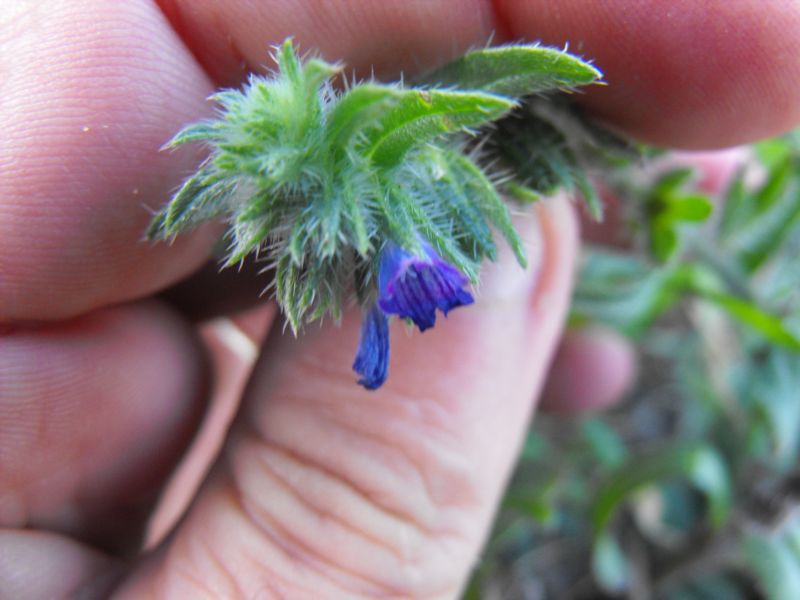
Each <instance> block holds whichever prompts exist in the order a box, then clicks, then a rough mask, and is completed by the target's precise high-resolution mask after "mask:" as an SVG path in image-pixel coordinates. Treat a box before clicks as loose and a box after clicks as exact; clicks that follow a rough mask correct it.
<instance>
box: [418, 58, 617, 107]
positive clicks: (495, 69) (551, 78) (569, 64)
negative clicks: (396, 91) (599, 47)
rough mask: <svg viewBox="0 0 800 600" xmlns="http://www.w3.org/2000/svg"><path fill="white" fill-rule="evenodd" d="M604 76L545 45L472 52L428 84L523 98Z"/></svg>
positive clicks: (437, 73) (435, 74) (430, 78)
mask: <svg viewBox="0 0 800 600" xmlns="http://www.w3.org/2000/svg"><path fill="white" fill-rule="evenodd" d="M601 77H602V73H601V72H600V71H599V70H598V69H596V68H595V67H593V66H592V65H590V64H589V63H587V62H585V61H583V60H581V59H580V58H578V57H577V56H573V55H572V54H569V53H568V52H565V51H562V50H557V49H555V48H547V47H544V46H501V47H497V48H485V49H483V50H476V51H474V52H469V53H468V54H466V55H464V56H463V57H461V58H459V59H457V60H455V61H453V62H451V63H449V64H447V65H445V66H444V67H442V68H441V69H438V70H436V71H434V72H433V73H430V74H429V75H427V76H426V77H425V78H424V79H423V83H426V84H441V85H445V86H455V87H457V88H460V89H473V90H484V91H487V92H494V93H497V94H503V95H506V96H511V97H515V98H518V97H521V96H526V95H528V94H536V93H539V92H544V91H547V90H553V89H563V88H572V87H576V86H580V85H586V84H589V83H594V82H595V81H597V80H599V79H600V78H601Z"/></svg>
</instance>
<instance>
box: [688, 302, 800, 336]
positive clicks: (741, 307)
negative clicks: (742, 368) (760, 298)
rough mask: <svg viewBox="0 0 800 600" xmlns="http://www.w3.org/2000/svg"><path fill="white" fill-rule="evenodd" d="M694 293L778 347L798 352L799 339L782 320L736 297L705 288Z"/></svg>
mask: <svg viewBox="0 0 800 600" xmlns="http://www.w3.org/2000/svg"><path fill="white" fill-rule="evenodd" d="M696 291H697V292H698V293H699V294H700V295H701V296H702V297H703V298H704V299H706V300H708V301H709V302H712V303H713V304H715V305H717V306H719V307H720V308H721V309H723V310H724V311H725V312H727V313H728V314H729V315H731V316H732V317H734V318H735V319H736V320H737V321H739V322H740V323H742V324H743V325H746V326H748V327H750V328H751V329H752V330H753V331H755V332H757V333H760V334H761V335H762V336H764V337H765V338H766V339H767V340H769V341H770V342H772V343H774V344H778V345H779V346H783V347H785V348H789V349H791V350H794V351H800V339H798V337H797V336H796V335H795V334H794V333H793V332H792V331H791V330H790V329H789V328H788V327H786V326H785V325H784V323H783V319H781V318H780V317H777V316H775V315H772V314H770V313H768V312H766V311H765V310H763V309H761V308H760V307H759V306H758V305H756V304H754V303H753V302H749V301H747V300H743V299H742V298H737V297H736V296H731V295H729V294H725V293H722V292H716V291H713V290H708V289H705V288H700V289H697V288H696Z"/></svg>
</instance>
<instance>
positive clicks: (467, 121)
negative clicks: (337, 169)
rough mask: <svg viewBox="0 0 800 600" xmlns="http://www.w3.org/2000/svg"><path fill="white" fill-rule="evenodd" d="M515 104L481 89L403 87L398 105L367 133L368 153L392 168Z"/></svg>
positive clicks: (490, 118)
mask: <svg viewBox="0 0 800 600" xmlns="http://www.w3.org/2000/svg"><path fill="white" fill-rule="evenodd" d="M514 106H515V103H514V102H512V101H511V100H508V99H506V98H500V97H498V96H493V95H491V94H484V93H481V92H452V91H442V90H430V91H428V90H403V97H402V99H401V100H400V101H399V103H398V105H397V106H395V107H394V108H393V109H392V110H390V111H388V112H387V113H386V114H385V115H383V117H382V118H380V119H379V120H378V123H377V126H376V127H375V128H374V129H372V130H370V131H368V132H367V133H366V136H367V144H366V148H365V154H366V155H367V156H369V157H371V158H372V161H373V162H374V163H375V164H377V165H380V166H383V167H391V166H394V165H396V164H398V163H399V162H400V160H402V158H403V157H404V156H405V154H406V152H408V151H409V150H410V149H411V148H413V147H415V146H419V145H421V144H424V143H426V142H429V141H431V140H433V139H435V138H437V137H439V136H442V135H444V134H448V133H454V132H457V131H461V130H463V129H464V128H467V127H477V126H479V125H483V124H485V123H488V122H490V121H494V120H495V119H498V118H499V117H501V116H502V115H504V114H505V113H507V112H508V111H509V110H511V109H512V108H514Z"/></svg>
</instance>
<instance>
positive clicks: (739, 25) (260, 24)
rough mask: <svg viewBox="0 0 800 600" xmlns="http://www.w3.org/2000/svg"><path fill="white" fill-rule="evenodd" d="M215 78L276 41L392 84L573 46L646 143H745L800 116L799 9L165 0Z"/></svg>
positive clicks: (617, 115) (235, 73) (507, 1)
mask: <svg viewBox="0 0 800 600" xmlns="http://www.w3.org/2000/svg"><path fill="white" fill-rule="evenodd" d="M160 5H161V6H162V7H163V8H164V11H165V14H166V15H167V16H168V17H169V18H170V20H171V21H172V23H173V24H174V25H175V27H176V29H177V30H178V31H179V32H180V34H181V35H182V36H183V38H184V40H186V42H187V44H188V45H189V47H191V48H192V49H193V51H194V53H195V55H196V56H197V57H198V59H199V60H200V62H201V63H202V64H204V65H205V66H206V68H207V69H208V71H209V72H210V73H211V75H212V76H213V77H214V78H215V80H217V81H219V82H222V83H224V84H226V85H234V84H235V83H236V82H238V81H240V80H241V78H242V76H243V75H244V74H245V72H246V71H247V70H248V69H250V68H256V69H258V68H260V67H261V66H262V65H264V64H265V62H266V58H265V53H266V46H267V44H268V43H272V44H274V43H276V42H279V41H280V40H282V39H283V38H285V37H286V36H290V35H291V36H295V37H296V39H297V40H298V41H300V42H301V43H302V44H303V45H304V47H306V48H309V49H311V48H318V49H319V50H321V51H322V53H323V54H324V55H325V56H326V57H327V58H329V59H332V60H339V59H343V60H345V61H347V63H348V64H349V65H351V66H354V67H357V68H359V69H361V71H362V73H363V72H365V71H366V72H367V74H368V69H369V67H370V65H376V66H377V69H378V72H379V73H380V74H382V75H384V76H390V77H394V76H396V75H397V73H398V70H399V69H404V70H405V71H406V72H407V73H408V72H411V73H413V72H417V71H419V70H422V69H426V68H430V67H432V66H434V65H435V64H436V63H439V62H441V61H444V60H447V59H448V58H451V57H453V56H454V55H456V54H457V53H459V52H463V51H464V50H465V49H466V48H468V47H470V46H475V45H481V44H484V43H485V42H486V40H487V39H488V38H489V37H490V36H491V35H492V33H496V35H495V41H503V39H511V40H516V39H529V40H542V41H543V42H545V43H548V44H552V45H555V46H564V45H565V44H566V43H569V44H570V48H571V49H572V50H573V51H576V52H578V53H580V54H582V55H584V56H585V57H587V58H592V59H594V60H595V62H596V64H597V66H598V67H600V69H602V70H603V71H604V73H605V74H606V80H607V82H608V84H609V85H608V86H606V87H602V88H600V87H596V88H593V89H591V90H589V91H588V92H587V93H586V96H585V100H586V103H587V105H588V106H589V107H590V108H591V109H592V110H593V111H595V112H596V113H597V114H598V115H599V116H600V117H602V118H603V119H605V120H607V121H608V122H609V123H611V124H613V125H614V126H616V127H618V128H621V129H622V130H624V131H626V132H627V133H629V134H632V135H634V136H637V137H639V138H641V139H643V140H645V141H648V142H651V143H656V144H661V145H667V146H682V147H693V148H697V147H715V146H726V145H733V144H738V143H742V142H748V141H752V140H755V139H758V138H762V137H766V136H769V135H773V134H776V133H779V132H782V131H786V130H788V129H789V128H791V127H793V126H794V125H796V124H797V123H798V122H800V54H798V53H797V52H795V47H796V43H797V31H798V30H800V5H798V4H797V3H796V2H785V1H784V2H760V1H758V0H733V1H732V0H712V1H708V2H694V1H693V0H680V1H678V2H676V1H675V0H646V1H642V2H629V1H628V0H613V1H607V2H595V1H594V0H566V1H561V2H551V1H550V0H525V1H519V0H494V1H491V2H490V1H489V0H480V1H479V0H471V1H470V2H459V1H456V0H447V1H444V2H419V1H417V2H380V1H378V0H371V1H367V2H347V1H345V0H337V1H334V2H319V1H315V2H303V3H293V4H291V5H290V6H291V8H289V7H288V6H287V4H286V3H285V2H280V1H278V0H266V1H263V2H244V1H242V0H236V1H233V2H225V3H224V9H223V8H222V6H223V5H222V4H221V3H219V2H217V1H216V0H200V1H195V0H192V1H191V2H189V1H188V0H161V2H160Z"/></svg>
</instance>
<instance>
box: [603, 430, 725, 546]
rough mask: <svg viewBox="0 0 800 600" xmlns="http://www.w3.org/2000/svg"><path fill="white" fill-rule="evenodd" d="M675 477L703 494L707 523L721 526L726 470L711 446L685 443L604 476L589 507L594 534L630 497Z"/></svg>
mask: <svg viewBox="0 0 800 600" xmlns="http://www.w3.org/2000/svg"><path fill="white" fill-rule="evenodd" d="M676 478H686V479H688V480H689V481H690V482H691V483H692V485H694V486H695V487H696V488H697V489H698V490H700V491H701V492H703V494H704V495H705V496H706V498H707V500H708V517H709V521H710V522H711V524H712V525H713V526H715V527H719V526H720V525H722V523H723V522H724V521H725V519H726V518H727V515H728V512H729V510H730V506H731V483H730V480H729V476H728V468H727V466H726V464H725V463H724V461H723V459H722V457H721V456H720V455H719V454H718V453H717V451H716V450H715V449H714V448H713V447H711V446H708V445H705V444H692V443H687V444H682V445H678V446H671V447H667V448H664V449H661V450H658V451H655V452H652V453H650V454H649V455H644V456H637V457H636V458H635V459H631V460H630V461H629V462H628V463H626V464H623V465H622V466H620V468H619V469H617V470H616V471H614V472H613V473H611V474H610V475H609V476H608V478H607V483H606V484H605V485H604V486H603V487H602V488H601V489H600V490H599V492H598V494H597V500H596V501H595V502H594V506H593V508H592V524H593V527H594V530H595V532H596V535H598V536H600V535H603V533H604V532H605V531H606V529H607V528H608V527H609V526H610V523H611V520H612V518H613V517H614V515H615V513H616V511H617V509H618V508H619V507H620V506H621V505H622V504H623V503H624V502H626V501H627V500H628V499H630V498H631V496H632V495H633V494H635V493H636V492H638V491H639V490H641V489H643V488H646V487H649V486H652V485H656V484H659V483H665V482H667V481H670V480H673V479H676Z"/></svg>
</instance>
